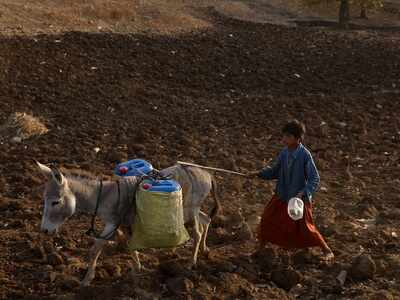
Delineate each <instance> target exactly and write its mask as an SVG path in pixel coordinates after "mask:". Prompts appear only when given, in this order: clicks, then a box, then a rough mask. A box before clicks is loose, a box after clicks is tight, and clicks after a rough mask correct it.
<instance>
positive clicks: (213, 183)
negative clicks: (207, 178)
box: [210, 176, 221, 219]
mask: <svg viewBox="0 0 400 300" xmlns="http://www.w3.org/2000/svg"><path fill="white" fill-rule="evenodd" d="M211 194H212V197H213V198H214V207H213V208H212V209H211V212H210V218H211V219H212V218H214V217H215V216H216V215H217V214H218V212H219V211H220V210H221V203H220V202H219V195H218V188H217V181H216V180H215V178H214V176H211Z"/></svg>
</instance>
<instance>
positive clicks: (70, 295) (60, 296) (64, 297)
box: [55, 294, 76, 300]
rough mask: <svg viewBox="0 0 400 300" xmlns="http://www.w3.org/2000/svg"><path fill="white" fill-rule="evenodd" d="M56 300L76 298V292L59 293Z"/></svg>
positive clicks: (73, 299)
mask: <svg viewBox="0 0 400 300" xmlns="http://www.w3.org/2000/svg"><path fill="white" fill-rule="evenodd" d="M55 299H56V300H75V299H76V297H75V294H66V295H59V296H57V297H56V298H55Z"/></svg>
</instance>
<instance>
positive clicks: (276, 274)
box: [271, 268, 302, 291]
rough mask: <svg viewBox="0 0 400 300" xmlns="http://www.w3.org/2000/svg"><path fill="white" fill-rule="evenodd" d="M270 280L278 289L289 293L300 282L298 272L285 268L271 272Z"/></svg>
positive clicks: (300, 277)
mask: <svg viewBox="0 0 400 300" xmlns="http://www.w3.org/2000/svg"><path fill="white" fill-rule="evenodd" d="M271 279H272V281H273V282H274V283H275V284H276V285H277V286H278V287H280V288H282V289H284V290H286V291H289V290H290V289H291V288H292V287H294V286H295V285H296V284H298V283H299V282H300V281H301V279H302V276H301V274H300V273H299V272H297V271H295V270H293V269H290V268H287V269H277V270H274V271H272V273H271Z"/></svg>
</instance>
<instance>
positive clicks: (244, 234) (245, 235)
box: [235, 222, 253, 241]
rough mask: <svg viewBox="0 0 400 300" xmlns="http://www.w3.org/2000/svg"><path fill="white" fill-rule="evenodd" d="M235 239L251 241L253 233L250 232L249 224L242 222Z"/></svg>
mask: <svg viewBox="0 0 400 300" xmlns="http://www.w3.org/2000/svg"><path fill="white" fill-rule="evenodd" d="M235 237H236V239H238V240H240V241H247V240H252V239H253V232H252V231H251V229H250V226H249V224H247V223H246V222H242V224H241V226H240V228H239V230H238V231H237V232H236V235H235Z"/></svg>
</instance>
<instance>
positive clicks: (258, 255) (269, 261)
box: [252, 248, 278, 270]
mask: <svg viewBox="0 0 400 300" xmlns="http://www.w3.org/2000/svg"><path fill="white" fill-rule="evenodd" d="M277 257H278V254H277V252H276V250H275V249H274V248H264V249H262V250H259V251H257V252H255V253H253V255H252V258H253V260H254V261H255V263H256V264H258V265H259V266H260V267H261V268H262V269H265V270H270V269H272V268H273V267H274V265H275V262H276V260H277Z"/></svg>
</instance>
